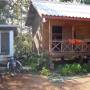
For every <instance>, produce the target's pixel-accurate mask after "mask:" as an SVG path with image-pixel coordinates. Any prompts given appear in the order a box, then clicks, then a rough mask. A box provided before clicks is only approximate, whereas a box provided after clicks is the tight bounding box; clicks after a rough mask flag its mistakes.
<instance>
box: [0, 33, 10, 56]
mask: <svg viewBox="0 0 90 90" xmlns="http://www.w3.org/2000/svg"><path fill="white" fill-rule="evenodd" d="M0 43H1V44H0V54H1V55H8V54H9V32H0Z"/></svg>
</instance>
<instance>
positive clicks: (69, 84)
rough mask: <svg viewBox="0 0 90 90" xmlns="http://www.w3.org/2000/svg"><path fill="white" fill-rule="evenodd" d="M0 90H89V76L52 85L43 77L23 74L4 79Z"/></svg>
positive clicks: (0, 83) (0, 84)
mask: <svg viewBox="0 0 90 90" xmlns="http://www.w3.org/2000/svg"><path fill="white" fill-rule="evenodd" d="M0 90H90V76H84V77H83V78H77V79H74V80H68V81H65V82H64V83H60V84H58V85H54V84H53V83H51V82H50V81H48V80H47V78H45V77H42V76H39V75H32V74H24V75H18V76H17V77H6V78H4V79H3V81H2V82H0Z"/></svg>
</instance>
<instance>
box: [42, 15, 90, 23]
mask: <svg viewBox="0 0 90 90" xmlns="http://www.w3.org/2000/svg"><path fill="white" fill-rule="evenodd" d="M42 17H43V18H47V19H61V20H77V21H89V22H90V18H81V17H69V16H52V15H42Z"/></svg>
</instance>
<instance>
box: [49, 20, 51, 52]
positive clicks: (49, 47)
mask: <svg viewBox="0 0 90 90" xmlns="http://www.w3.org/2000/svg"><path fill="white" fill-rule="evenodd" d="M49 52H51V25H50V20H49Z"/></svg>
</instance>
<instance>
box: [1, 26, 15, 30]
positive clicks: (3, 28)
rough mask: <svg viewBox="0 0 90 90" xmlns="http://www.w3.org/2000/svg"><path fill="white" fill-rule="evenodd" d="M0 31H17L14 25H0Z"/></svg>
mask: <svg viewBox="0 0 90 90" xmlns="http://www.w3.org/2000/svg"><path fill="white" fill-rule="evenodd" d="M0 30H14V31H16V30H17V26H14V25H0Z"/></svg>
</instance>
